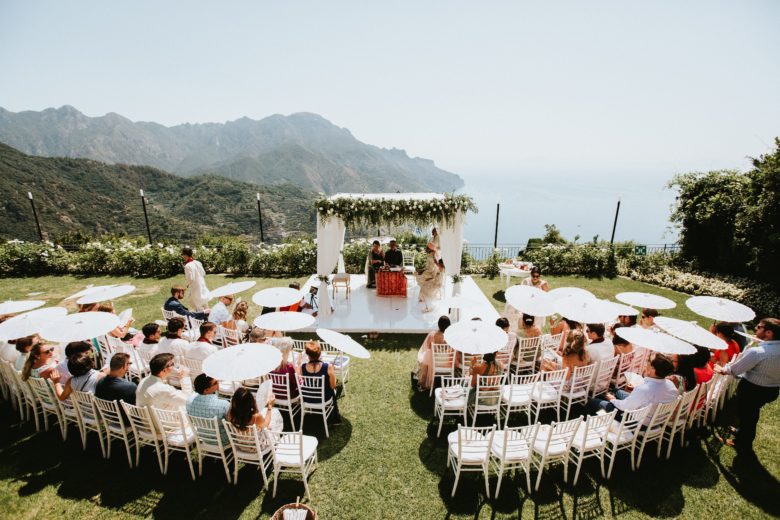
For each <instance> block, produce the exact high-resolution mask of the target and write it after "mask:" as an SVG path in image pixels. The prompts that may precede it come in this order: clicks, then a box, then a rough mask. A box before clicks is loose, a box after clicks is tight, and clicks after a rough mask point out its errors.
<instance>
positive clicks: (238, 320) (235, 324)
mask: <svg viewBox="0 0 780 520" xmlns="http://www.w3.org/2000/svg"><path fill="white" fill-rule="evenodd" d="M248 313H249V304H248V303H247V302H238V303H237V304H236V306H235V308H234V309H233V316H232V319H230V320H228V321H223V322H222V326H223V327H225V328H226V329H232V330H237V331H238V332H239V333H240V334H241V336H242V337H246V333H247V331H249V324H248V323H247V322H246V316H247V314H248Z"/></svg>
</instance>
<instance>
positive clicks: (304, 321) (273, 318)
mask: <svg viewBox="0 0 780 520" xmlns="http://www.w3.org/2000/svg"><path fill="white" fill-rule="evenodd" d="M315 321H316V319H315V318H314V316H312V315H311V314H307V313H305V312H291V311H280V312H269V313H268V314H263V315H262V316H258V317H257V318H255V321H254V325H255V327H260V328H261V329H267V330H298V329H305V328H306V327H308V326H310V325H311V324H312V323H314V322H315Z"/></svg>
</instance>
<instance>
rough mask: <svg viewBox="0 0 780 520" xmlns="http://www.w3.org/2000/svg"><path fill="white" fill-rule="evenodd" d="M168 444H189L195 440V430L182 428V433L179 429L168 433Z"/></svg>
mask: <svg viewBox="0 0 780 520" xmlns="http://www.w3.org/2000/svg"><path fill="white" fill-rule="evenodd" d="M167 440H168V444H170V445H172V446H189V445H190V444H192V443H193V442H195V432H193V431H192V429H191V428H187V429H186V430H184V434H182V432H181V431H178V432H176V433H169V434H168V435H167Z"/></svg>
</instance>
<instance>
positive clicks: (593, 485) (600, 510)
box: [570, 473, 604, 520]
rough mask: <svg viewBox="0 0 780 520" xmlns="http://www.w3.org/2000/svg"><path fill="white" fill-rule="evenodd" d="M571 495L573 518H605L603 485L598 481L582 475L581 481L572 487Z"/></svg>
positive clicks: (586, 519) (587, 519)
mask: <svg viewBox="0 0 780 520" xmlns="http://www.w3.org/2000/svg"><path fill="white" fill-rule="evenodd" d="M599 476H600V474H599ZM570 494H571V495H572V518H574V519H581V520H591V519H593V518H601V517H603V516H604V507H603V506H602V505H601V484H600V483H599V481H598V480H596V479H593V478H589V476H588V475H583V474H582V473H580V479H579V481H578V482H577V485H576V486H571V489H570Z"/></svg>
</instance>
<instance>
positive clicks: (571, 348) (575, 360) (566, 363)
mask: <svg viewBox="0 0 780 520" xmlns="http://www.w3.org/2000/svg"><path fill="white" fill-rule="evenodd" d="M561 340H562V341H561V343H563V345H564V346H563V349H562V351H561V358H560V361H558V360H553V359H551V358H549V357H545V358H544V359H542V364H541V368H542V370H545V371H550V370H560V369H561V368H568V369H569V371H568V372H567V373H566V379H567V380H568V379H571V375H572V374H573V373H574V369H575V368H578V367H584V366H587V365H590V364H591V362H592V360H591V359H590V356H589V355H588V351H587V349H586V348H585V335H584V334H583V333H582V331H580V330H574V331H571V332H569V333H568V334H566V335H565V336H563V337H562V338H561ZM610 357H611V356H610Z"/></svg>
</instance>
